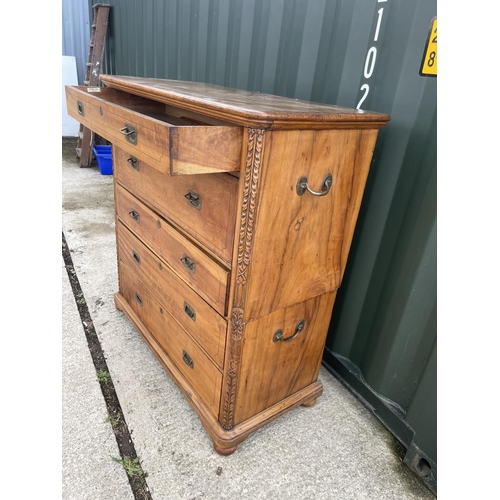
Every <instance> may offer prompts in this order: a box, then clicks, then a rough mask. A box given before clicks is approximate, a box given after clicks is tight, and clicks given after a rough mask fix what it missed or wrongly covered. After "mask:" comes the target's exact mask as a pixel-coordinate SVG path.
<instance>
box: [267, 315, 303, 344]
mask: <svg viewBox="0 0 500 500" xmlns="http://www.w3.org/2000/svg"><path fill="white" fill-rule="evenodd" d="M304 326H305V321H304V320H303V319H301V320H300V321H299V322H298V323H297V327H296V330H295V333H294V334H293V335H292V336H291V337H288V338H286V339H285V338H284V337H283V330H281V329H279V330H276V331H275V332H274V335H273V342H291V341H292V340H293V339H295V338H297V335H298V334H299V333H300V332H301V331H302V330H303V329H304Z"/></svg>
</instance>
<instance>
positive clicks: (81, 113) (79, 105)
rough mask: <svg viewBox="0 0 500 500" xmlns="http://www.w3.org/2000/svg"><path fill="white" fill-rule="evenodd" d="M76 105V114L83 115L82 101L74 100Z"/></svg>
mask: <svg viewBox="0 0 500 500" xmlns="http://www.w3.org/2000/svg"><path fill="white" fill-rule="evenodd" d="M76 105H77V107H78V114H79V115H80V116H85V108H84V107H83V103H82V101H77V102H76Z"/></svg>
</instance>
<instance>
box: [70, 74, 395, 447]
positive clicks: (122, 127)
mask: <svg viewBox="0 0 500 500" xmlns="http://www.w3.org/2000/svg"><path fill="white" fill-rule="evenodd" d="M101 80H102V81H103V82H104V84H105V87H99V88H88V87H67V88H66V95H67V107H68V113H69V114H70V115H71V116H72V117H74V118H75V119H77V120H78V121H80V122H81V123H83V124H84V125H85V126H87V127H88V128H90V129H92V130H93V131H95V132H96V133H97V134H98V135H100V136H102V137H104V138H105V139H107V140H109V141H110V142H111V143H112V144H113V169H114V186H115V207H116V240H117V253H118V271H119V291H118V292H117V293H116V295H115V304H116V307H117V308H118V309H120V310H122V311H123V312H124V313H125V314H126V316H127V317H128V318H129V320H130V321H131V322H132V323H133V324H134V326H135V327H136V329H137V330H138V331H139V333H140V334H141V335H142V337H143V338H144V340H145V341H146V343H147V344H148V345H149V347H150V348H151V350H152V352H153V353H154V354H155V355H156V357H157V358H158V359H159V361H160V362H161V363H162V365H163V366H164V368H165V369H166V371H167V372H168V373H169V374H170V376H171V377H172V379H173V380H174V381H175V382H176V384H177V385H178V387H179V388H180V390H181V391H182V393H183V394H184V396H185V397H186V398H187V400H188V401H189V403H190V404H191V406H192V407H193V408H194V410H195V411H196V412H197V414H198V415H199V417H200V419H201V422H202V424H203V426H204V428H205V429H206V431H207V432H208V433H209V434H210V436H211V438H212V439H213V442H214V447H215V449H216V450H217V452H218V453H221V454H230V453H232V452H233V451H234V450H235V449H236V447H237V446H238V444H239V443H241V442H242V441H243V440H244V439H245V438H246V437H247V436H248V435H249V434H250V433H252V432H254V431H255V430H257V429H258V428H259V427H261V426H263V425H265V424H266V423H268V422H270V421H272V420H273V419H275V418H277V417H279V416H280V415H282V414H283V413H285V412H286V411H288V410H291V409H293V408H295V407H297V406H299V405H305V406H311V405H313V404H314V402H315V401H316V399H317V398H318V397H319V396H320V395H321V393H322V384H321V382H320V381H319V380H318V373H319V368H320V364H321V358H322V353H323V348H324V343H325V339H326V335H327V331H328V326H329V321H330V317H331V313H332V308H333V304H334V301H335V296H336V292H337V289H338V288H339V286H340V284H341V281H342V275H343V273H344V269H345V266H346V262H347V257H348V252H349V248H350V245H351V241H352V237H353V233H354V227H355V223H356V219H357V216H358V212H359V207H360V204H361V199H362V196H363V191H364V187H365V183H366V178H367V175H368V171H369V167H370V162H371V159H372V154H373V149H374V146H375V141H376V138H377V134H378V130H379V129H380V128H381V127H382V126H384V125H385V124H386V123H387V122H388V120H389V117H388V116H387V115H383V114H379V113H370V112H364V111H358V110H353V109H345V108H340V107H336V106H329V105H323V104H315V103H308V102H303V101H297V100H294V99H287V98H282V97H278V96H270V95H265V94H259V93H253V92H247V91H240V90H235V89H226V88H222V87H217V86H214V85H209V84H201V83H194V82H180V81H173V80H157V79H146V78H136V77H118V76H109V75H102V76H101Z"/></svg>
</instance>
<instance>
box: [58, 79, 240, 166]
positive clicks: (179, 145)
mask: <svg viewBox="0 0 500 500" xmlns="http://www.w3.org/2000/svg"><path fill="white" fill-rule="evenodd" d="M66 103H67V109H68V114H69V115H70V116H72V117H73V118H74V119H75V120H78V121H79V122H80V123H82V124H83V125H85V126H86V127H87V128H89V129H91V130H93V131H94V132H96V133H97V134H98V135H100V136H102V137H104V138H105V139H107V140H108V141H110V142H112V143H113V144H117V145H119V146H120V147H122V148H124V149H125V150H126V151H128V152H129V153H130V154H131V155H134V156H135V157H137V158H138V159H139V160H143V161H145V162H147V163H148V164H149V165H151V166H152V167H154V168H156V169H158V170H160V171H161V172H169V173H171V174H173V175H176V174H197V173H209V172H233V171H238V170H239V168H240V162H241V145H242V133H243V129H242V128H241V127H238V126H232V125H231V124H227V126H218V125H209V124H205V123H199V122H195V121H193V120H190V119H189V118H187V117H177V116H172V115H168V114H167V113H166V106H165V104H162V103H159V102H157V101H153V100H151V99H146V98H143V97H140V96H136V95H132V94H129V93H127V92H122V91H120V90H116V89H110V88H105V87H85V86H74V87H70V86H67V87H66Z"/></svg>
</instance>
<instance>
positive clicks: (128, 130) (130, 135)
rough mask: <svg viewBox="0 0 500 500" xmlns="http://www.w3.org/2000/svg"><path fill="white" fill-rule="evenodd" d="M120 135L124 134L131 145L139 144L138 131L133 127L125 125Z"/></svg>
mask: <svg viewBox="0 0 500 500" xmlns="http://www.w3.org/2000/svg"><path fill="white" fill-rule="evenodd" d="M120 134H123V135H124V136H125V139H127V141H128V142H130V144H137V130H136V129H135V127H134V126H133V125H130V124H128V123H125V127H123V128H121V129H120Z"/></svg>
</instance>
